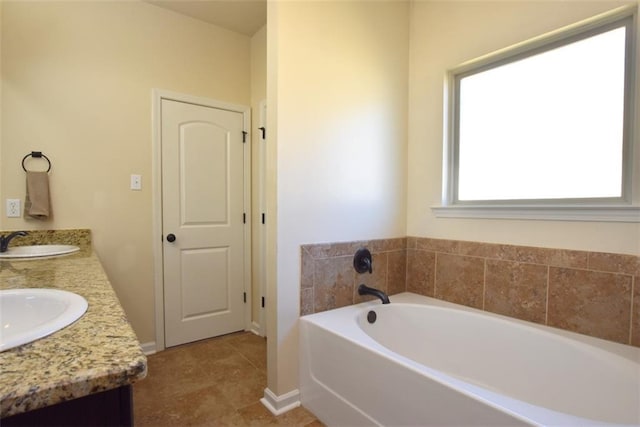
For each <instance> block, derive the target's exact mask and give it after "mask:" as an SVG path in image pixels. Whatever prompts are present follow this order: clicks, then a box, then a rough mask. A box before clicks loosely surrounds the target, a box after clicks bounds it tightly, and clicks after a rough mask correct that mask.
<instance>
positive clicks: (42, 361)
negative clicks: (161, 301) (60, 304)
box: [0, 230, 147, 427]
mask: <svg viewBox="0 0 640 427" xmlns="http://www.w3.org/2000/svg"><path fill="white" fill-rule="evenodd" d="M65 231H66V230H65ZM75 231H77V232H78V233H79V237H78V236H76V237H74V234H73V232H69V231H66V232H67V234H68V235H67V236H66V240H65V241H63V242H60V241H59V240H60V236H61V235H63V236H64V232H61V234H60V233H58V239H56V232H53V233H51V232H47V233H49V235H48V237H49V238H51V242H52V243H68V244H76V245H78V246H80V248H81V249H80V251H79V252H76V253H73V254H70V255H65V256H61V257H53V258H45V259H38V260H33V259H32V260H2V261H0V289H22V288H53V289H63V290H67V291H70V292H73V293H76V294H79V295H81V296H83V297H84V298H85V299H86V300H87V302H88V309H87V311H86V313H85V314H84V315H83V316H82V317H81V318H80V319H78V320H77V321H76V322H75V323H73V324H71V325H69V326H67V327H65V328H64V329H61V330H59V331H57V332H55V333H53V334H52V335H49V336H47V337H44V338H41V339H39V340H36V341H34V342H31V343H28V344H24V345H21V346H19V347H15V348H12V349H9V350H6V351H4V352H1V353H0V417H1V418H2V419H1V420H0V424H2V426H3V427H5V426H12V425H47V424H49V425H66V426H74V425H77V426H79V425H133V399H132V391H131V385H132V384H133V383H134V382H136V381H138V380H140V379H142V378H144V377H145V376H146V373H147V360H146V357H145V355H144V354H143V352H142V350H141V348H140V343H139V342H138V339H137V337H136V335H135V333H134V332H133V330H132V329H131V326H130V325H129V322H128V321H127V319H126V317H125V314H124V311H123V309H122V307H121V305H120V302H119V301H118V297H117V296H116V294H115V292H114V290H113V288H112V287H111V284H110V283H109V280H108V279H107V277H106V274H105V273H104V271H103V269H102V266H101V264H100V261H99V260H98V258H97V256H96V255H95V254H94V253H93V252H92V250H91V244H90V237H87V235H89V234H88V233H89V232H88V230H75ZM69 233H70V234H69ZM83 233H85V234H83ZM89 236H90V235H89ZM56 240H58V241H56Z"/></svg>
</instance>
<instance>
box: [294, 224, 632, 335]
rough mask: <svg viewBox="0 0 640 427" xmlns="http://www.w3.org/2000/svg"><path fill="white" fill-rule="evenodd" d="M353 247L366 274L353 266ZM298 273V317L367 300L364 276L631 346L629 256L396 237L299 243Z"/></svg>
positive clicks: (389, 288) (390, 288) (385, 286)
mask: <svg viewBox="0 0 640 427" xmlns="http://www.w3.org/2000/svg"><path fill="white" fill-rule="evenodd" d="M361 247H366V248H368V249H369V250H370V251H371V253H372V257H373V274H369V273H365V274H358V273H356V271H355V270H354V268H353V255H354V254H355V252H356V250H357V249H359V248H361ZM300 277H301V283H300V285H301V289H300V314H301V315H305V314H311V313H316V312H321V311H325V310H330V309H333V308H338V307H343V306H346V305H351V304H357V303H359V302H362V301H364V300H367V299H371V298H372V297H361V296H360V295H358V294H357V286H358V285H359V284H360V283H364V284H366V285H368V286H372V287H375V288H378V289H381V290H383V291H385V292H386V293H388V294H389V295H393V294H396V293H400V292H404V291H409V292H414V293H417V294H420V295H426V296H429V297H434V298H439V299H442V300H445V301H449V302H453V303H457V304H463V305H467V306H470V307H474V308H478V309H481V310H485V311H490V312H493V313H497V314H502V315H505V316H509V317H514V318H517V319H522V320H527V321H530V322H535V323H539V324H543V325H548V326H552V327H556V328H560V329H566V330H569V331H573V332H578V333H581V334H585V335H590V336H594V337H598V338H603V339H606V340H610V341H615V342H619V343H623V344H631V345H634V346H637V347H640V257H638V256H634V255H625V254H613V253H603V252H589V251H577V250H567V249H550V248H537V247H529V246H516V245H503V244H494V243H482V242H467V241H459V240H443V239H430V238H422V237H405V238H396V239H382V240H368V241H355V242H341V243H323V244H309V245H303V246H302V247H301V276H300ZM392 301H393V298H392Z"/></svg>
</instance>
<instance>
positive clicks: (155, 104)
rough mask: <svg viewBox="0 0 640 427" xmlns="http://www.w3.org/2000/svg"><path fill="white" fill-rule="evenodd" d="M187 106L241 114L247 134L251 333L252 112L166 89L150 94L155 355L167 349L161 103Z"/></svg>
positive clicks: (247, 272)
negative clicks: (192, 105)
mask: <svg viewBox="0 0 640 427" xmlns="http://www.w3.org/2000/svg"><path fill="white" fill-rule="evenodd" d="M163 99H166V100H171V101H178V102H184V103H187V104H194V105H201V106H204V107H212V108H217V109H221V110H228V111H233V112H237V113H241V114H242V121H243V123H242V125H243V127H244V130H245V132H246V140H245V144H243V146H244V147H243V153H244V159H243V168H244V174H243V175H244V186H243V192H244V194H243V201H244V212H245V214H246V221H245V227H244V280H243V286H244V292H245V293H246V295H247V299H246V301H247V303H248V306H247V304H245V306H244V328H245V330H251V301H253V300H252V293H251V224H252V218H251V108H250V107H247V106H244V105H236V104H229V103H226V102H221V101H218V100H215V99H210V98H203V97H199V96H194V95H188V94H183V93H178V92H172V91H168V90H164V89H152V90H151V112H152V117H151V127H152V134H151V143H152V156H153V157H152V161H151V171H152V187H153V188H152V194H151V197H152V206H153V218H152V227H153V230H152V234H151V235H152V239H151V240H152V245H153V282H154V294H155V295H154V304H155V330H156V334H155V336H156V342H155V351H162V350H164V349H165V348H166V347H165V335H164V333H165V328H164V320H165V319H164V259H163V255H162V253H163V251H162V247H163V246H162V245H163V241H162V107H161V104H162V100H163Z"/></svg>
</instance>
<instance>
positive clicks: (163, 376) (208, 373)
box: [133, 332, 323, 427]
mask: <svg viewBox="0 0 640 427" xmlns="http://www.w3.org/2000/svg"><path fill="white" fill-rule="evenodd" d="M266 348H267V345H266V340H265V339H264V338H261V337H259V336H256V335H254V334H252V333H250V332H239V333H236V334H231V335H226V336H223V337H218V338H212V339H208V340H203V341H199V342H195V343H191V344H185V345H182V346H179V347H173V348H170V349H167V350H165V351H162V352H160V353H156V354H153V355H151V356H149V357H148V368H149V369H148V374H147V378H145V379H144V380H142V381H140V382H138V383H136V384H134V386H133V401H134V420H135V425H136V426H153V427H161V426H300V427H305V426H307V427H319V426H323V424H322V423H321V422H319V421H318V420H317V419H316V417H315V416H314V415H313V414H311V413H310V412H309V411H307V410H306V409H304V408H302V407H299V408H296V409H294V410H291V411H289V412H287V413H285V414H282V415H280V416H278V417H275V416H273V415H272V414H271V412H269V410H267V409H266V408H265V407H264V406H263V405H262V403H260V398H261V397H262V396H263V395H264V389H265V387H266V386H267V374H266V366H267V361H266Z"/></svg>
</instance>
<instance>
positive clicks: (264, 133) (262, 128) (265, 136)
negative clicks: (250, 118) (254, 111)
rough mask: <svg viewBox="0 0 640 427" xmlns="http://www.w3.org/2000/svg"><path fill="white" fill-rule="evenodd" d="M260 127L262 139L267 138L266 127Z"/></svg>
mask: <svg viewBox="0 0 640 427" xmlns="http://www.w3.org/2000/svg"><path fill="white" fill-rule="evenodd" d="M258 129H260V132H262V139H266V138H267V129H266V128H265V127H264V126H263V127H261V128H258Z"/></svg>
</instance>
